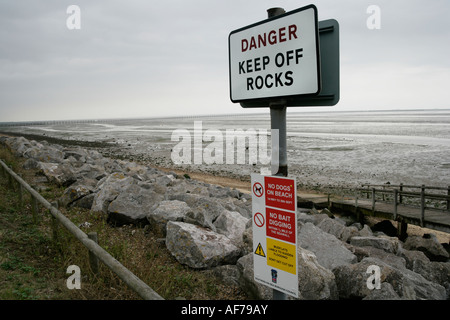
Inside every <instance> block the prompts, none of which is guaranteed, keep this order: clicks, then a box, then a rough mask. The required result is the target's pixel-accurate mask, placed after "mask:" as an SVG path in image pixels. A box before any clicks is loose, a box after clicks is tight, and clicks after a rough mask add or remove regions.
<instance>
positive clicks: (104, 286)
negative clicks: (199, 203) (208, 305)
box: [0, 146, 247, 300]
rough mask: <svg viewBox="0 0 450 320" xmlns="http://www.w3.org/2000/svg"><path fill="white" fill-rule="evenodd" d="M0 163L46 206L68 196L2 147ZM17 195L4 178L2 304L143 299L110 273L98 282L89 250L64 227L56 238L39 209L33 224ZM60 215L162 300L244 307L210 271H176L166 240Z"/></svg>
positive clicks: (91, 216)
mask: <svg viewBox="0 0 450 320" xmlns="http://www.w3.org/2000/svg"><path fill="white" fill-rule="evenodd" d="M0 158H1V159H3V160H4V162H5V163H7V164H8V166H10V167H11V168H12V169H13V170H14V171H15V172H16V173H18V174H20V175H21V176H22V177H23V179H24V180H25V181H27V182H28V183H29V184H30V185H31V186H33V187H34V188H35V189H36V190H40V193H41V195H42V196H43V197H44V198H46V199H47V201H49V202H53V201H56V200H57V199H58V198H59V197H60V196H61V195H62V193H63V191H64V189H63V188H60V187H57V186H56V185H51V184H48V183H47V182H43V179H42V176H40V175H39V173H38V172H37V171H36V170H24V169H23V168H22V163H23V161H24V159H21V158H15V157H14V156H13V155H12V154H11V153H10V151H9V150H7V149H6V148H5V147H4V146H0ZM17 190H18V189H17V187H16V188H15V189H14V188H10V186H8V181H7V179H6V178H5V177H4V176H2V175H1V174H0V300H30V299H32V300H67V299H87V300H112V299H119V300H134V299H140V298H139V296H137V294H135V293H134V292H133V291H132V290H131V289H129V288H128V287H127V285H126V284H125V283H123V282H122V281H121V280H120V279H119V278H118V277H117V276H116V275H115V274H114V273H113V272H111V271H110V270H109V269H108V268H107V267H106V266H104V265H103V264H102V263H100V269H99V272H98V273H97V274H94V273H93V272H92V271H91V269H90V265H89V259H88V250H87V249H86V248H85V247H84V246H83V245H82V244H81V243H80V242H79V241H78V240H76V239H75V238H74V237H73V236H72V235H71V234H70V233H69V232H68V231H66V230H65V228H64V227H62V226H59V228H58V233H57V238H54V234H53V229H52V227H51V226H52V219H51V215H50V214H49V213H48V211H47V210H46V209H45V208H42V207H40V208H39V209H38V219H37V222H36V223H35V222H34V221H33V218H32V209H31V204H30V203H31V198H30V196H29V195H28V194H27V193H26V192H25V193H24V205H23V206H22V207H20V206H19V203H18V194H17ZM60 211H61V212H62V213H63V214H64V215H66V216H67V217H68V218H69V219H70V220H71V221H72V222H73V223H75V224H76V225H77V226H80V228H81V229H82V230H83V231H84V232H85V233H88V232H92V231H95V232H97V234H98V238H99V244H100V245H101V246H102V247H103V248H104V249H105V250H106V251H108V252H109V253H110V254H111V255H112V256H113V257H115V258H116V259H117V260H118V261H120V262H121V263H122V264H123V265H124V266H125V267H126V268H128V269H129V270H130V271H131V272H133V273H134V274H135V275H136V276H138V277H139V278H140V279H142V280H143V281H144V282H145V283H147V284H148V285H149V286H150V287H151V288H153V289H154V290H155V291H156V292H158V294H160V295H161V296H162V297H163V298H165V299H175V298H178V297H183V298H185V299H193V300H198V299H220V300H224V299H239V300H240V299H246V298H247V296H246V295H245V294H244V293H243V292H241V291H240V290H239V288H238V287H236V286H232V285H227V284H225V283H222V282H221V281H219V280H218V279H217V278H215V277H213V276H211V273H210V272H208V271H199V270H194V269H191V268H189V267H186V266H183V265H181V264H180V263H178V262H177V261H176V260H175V259H174V258H173V257H172V255H171V254H170V252H169V251H168V250H167V249H166V247H165V245H164V243H163V242H162V241H161V239H158V238H156V237H155V236H154V235H153V234H152V233H151V232H148V230H147V229H146V228H140V227H135V226H131V225H127V226H123V227H113V226H111V225H109V224H108V223H106V217H105V216H104V215H103V214H101V213H92V212H90V210H84V209H79V208H68V209H65V208H61V209H60ZM70 265H77V266H78V267H79V268H80V270H81V289H79V290H78V289H72V290H71V289H68V287H67V284H66V281H67V279H68V278H69V277H70V276H71V273H67V272H66V271H67V268H68V267H69V266H70Z"/></svg>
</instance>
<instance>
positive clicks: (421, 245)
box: [403, 234, 449, 262]
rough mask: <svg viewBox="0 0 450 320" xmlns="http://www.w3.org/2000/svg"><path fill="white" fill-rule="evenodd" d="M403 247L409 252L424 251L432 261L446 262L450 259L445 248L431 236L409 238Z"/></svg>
mask: <svg viewBox="0 0 450 320" xmlns="http://www.w3.org/2000/svg"><path fill="white" fill-rule="evenodd" d="M403 247H404V248H405V249H407V250H418V251H422V252H423V253H424V254H425V255H426V256H427V257H428V258H429V259H430V260H432V261H441V262H446V261H448V259H449V254H448V252H447V250H445V248H444V246H443V245H442V244H440V243H439V241H438V240H437V239H436V237H434V236H432V235H430V234H428V235H424V236H423V237H420V236H409V237H408V238H407V239H406V241H405V244H404V246H403Z"/></svg>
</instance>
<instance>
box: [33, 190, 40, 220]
mask: <svg viewBox="0 0 450 320" xmlns="http://www.w3.org/2000/svg"><path fill="white" fill-rule="evenodd" d="M38 209H39V207H38V201H37V199H36V198H35V197H33V195H31V211H32V213H33V223H37V219H38Z"/></svg>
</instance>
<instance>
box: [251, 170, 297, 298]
mask: <svg viewBox="0 0 450 320" xmlns="http://www.w3.org/2000/svg"><path fill="white" fill-rule="evenodd" d="M295 186H296V181H295V179H288V178H284V177H274V176H263V175H258V174H252V189H253V195H252V214H253V246H254V247H253V253H254V255H253V261H254V265H253V270H254V279H255V281H257V282H259V283H262V284H264V285H267V286H269V287H271V288H273V289H276V290H278V291H281V292H284V293H286V294H289V295H291V296H294V297H298V273H297V215H296V214H297V211H296V209H297V195H296V187H295Z"/></svg>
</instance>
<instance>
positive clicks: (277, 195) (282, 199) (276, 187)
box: [264, 177, 296, 211]
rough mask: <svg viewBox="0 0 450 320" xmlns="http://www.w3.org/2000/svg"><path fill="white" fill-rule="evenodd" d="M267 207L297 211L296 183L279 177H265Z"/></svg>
mask: <svg viewBox="0 0 450 320" xmlns="http://www.w3.org/2000/svg"><path fill="white" fill-rule="evenodd" d="M264 185H265V186H264V187H265V188H266V190H265V191H266V192H265V194H266V206H269V207H275V208H279V209H283V210H290V211H295V210H296V208H295V200H296V199H295V188H296V186H295V181H294V180H293V179H282V178H278V177H265V179H264Z"/></svg>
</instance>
